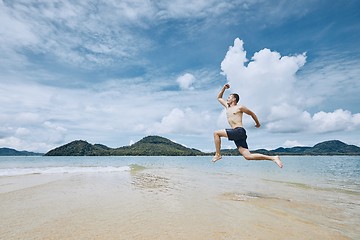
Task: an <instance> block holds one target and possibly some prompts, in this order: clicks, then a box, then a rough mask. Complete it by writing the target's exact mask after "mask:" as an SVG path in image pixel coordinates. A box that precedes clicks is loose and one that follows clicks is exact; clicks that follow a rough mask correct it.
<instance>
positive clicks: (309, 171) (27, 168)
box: [0, 156, 360, 192]
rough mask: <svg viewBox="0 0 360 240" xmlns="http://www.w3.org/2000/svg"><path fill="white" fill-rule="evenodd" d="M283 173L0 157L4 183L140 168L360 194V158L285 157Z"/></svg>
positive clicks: (202, 161) (261, 165)
mask: <svg viewBox="0 0 360 240" xmlns="http://www.w3.org/2000/svg"><path fill="white" fill-rule="evenodd" d="M281 159H282V161H283V163H284V168H283V169H280V168H278V167H277V166H276V165H275V164H274V163H272V162H270V161H246V160H244V159H243V158H242V157H234V156H231V157H230V156H224V157H223V159H222V160H220V161H218V162H216V163H212V162H211V156H206V157H204V156H181V157H178V156H157V157H156V156H151V157H150V156H116V157H103V156H100V157H99V156H81V157H69V156H65V157H48V156H31V157H28V156H25V157H24V156H14V157H9V156H6V157H0V177H5V176H20V175H30V174H44V175H49V174H69V173H79V174H81V173H93V174H96V173H110V172H111V173H116V172H117V173H119V174H126V173H128V172H131V171H132V170H136V169H137V168H146V169H168V170H170V169H186V170H188V171H190V172H194V173H196V172H206V173H209V174H212V173H213V174H216V173H226V174H236V175H239V176H241V177H246V178H249V179H257V178H258V179H266V180H269V181H278V182H291V183H299V184H306V185H308V186H309V187H319V188H321V187H323V188H329V187H330V188H339V189H342V190H351V191H356V192H360V156H283V157H282V158H281Z"/></svg>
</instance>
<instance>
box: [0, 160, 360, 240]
mask: <svg viewBox="0 0 360 240" xmlns="http://www.w3.org/2000/svg"><path fill="white" fill-rule="evenodd" d="M282 160H283V162H284V168H283V169H279V168H278V167H277V165H276V164H274V163H272V162H268V161H246V160H244V159H243V158H241V157H224V158H223V159H222V160H220V161H218V162H217V163H215V164H213V163H211V157H210V156H209V157H0V212H1V214H2V216H1V217H2V219H4V221H3V222H4V223H3V224H2V225H1V226H0V238H1V239H21V238H26V239H64V238H67V239H88V238H93V239H130V238H131V239H149V238H150V239H289V238H291V239H311V238H314V239H357V238H359V237H360V230H359V229H360V224H359V223H360V216H359V213H360V157H359V156H344V157H339V156H336V157H335V156H331V157H329V156H326V157H325V156H324V157H313V156H303V157H283V158H282ZM60 229H63V230H60Z"/></svg>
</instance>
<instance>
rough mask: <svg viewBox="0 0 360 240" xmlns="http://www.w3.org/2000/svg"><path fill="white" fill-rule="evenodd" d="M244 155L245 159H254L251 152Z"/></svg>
mask: <svg viewBox="0 0 360 240" xmlns="http://www.w3.org/2000/svg"><path fill="white" fill-rule="evenodd" d="M243 157H244V159H245V160H252V157H251V155H249V154H246V155H243Z"/></svg>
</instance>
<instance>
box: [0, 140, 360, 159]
mask: <svg viewBox="0 0 360 240" xmlns="http://www.w3.org/2000/svg"><path fill="white" fill-rule="evenodd" d="M221 152H222V154H223V155H225V156H238V155H240V154H239V151H238V150H237V149H229V150H225V149H223V150H221ZM251 152H256V153H263V154H268V155H282V156H284V155H314V156H315V155H360V147H358V146H355V145H348V144H346V143H343V142H341V141H339V140H331V141H325V142H321V143H318V144H316V145H314V146H313V147H302V146H301V147H292V148H283V147H280V148H277V149H274V150H266V149H258V150H254V151H251ZM213 154H214V153H205V152H202V151H200V150H198V149H195V148H188V147H185V146H183V145H181V144H178V143H175V142H173V141H171V140H169V139H167V138H164V137H160V136H147V137H144V138H143V139H141V140H140V141H138V142H136V143H134V144H132V145H130V146H123V147H119V148H110V147H107V146H105V145H102V144H91V143H88V142H87V141H84V140H76V141H72V142H70V143H68V144H65V145H62V146H60V147H57V148H54V149H52V150H50V151H48V152H47V153H45V154H43V153H34V152H27V151H17V150H15V149H11V148H0V156H39V155H44V156H207V155H213Z"/></svg>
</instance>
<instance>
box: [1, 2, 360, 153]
mask: <svg viewBox="0 0 360 240" xmlns="http://www.w3.org/2000/svg"><path fill="white" fill-rule="evenodd" d="M359 9H360V1H357V0H347V1H343V0H334V1H329V0H328V1H326V0H294V1H286V0H274V1H266V0H229V1H226V0H220V1H219V0H216V1H215V0H196V1H190V0H174V1H164V0H157V1H154V0H118V1H116V0H107V1H99V0H98V1H95V0H89V1H73V0H53V1H45V0H15V1H10V0H2V1H0V22H1V26H0V106H1V108H0V109H1V110H0V147H10V148H15V149H17V150H28V151H35V152H47V151H49V150H50V149H53V148H55V147H58V146H60V145H63V144H66V143H69V142H71V141H74V140H79V139H81V140H86V141H88V142H90V143H93V144H94V143H101V144H105V145H107V146H109V147H114V148H115V147H121V146H127V145H131V144H133V143H135V142H137V141H139V140H140V139H142V138H143V137H145V136H148V135H159V136H163V137H166V138H169V139H170V140H172V141H174V142H177V143H180V144H182V145H185V146H187V147H191V148H196V149H199V150H202V151H206V152H211V151H214V143H213V132H214V131H215V130H218V129H225V128H229V125H228V123H227V121H226V115H225V109H224V108H223V107H222V106H221V104H220V103H219V102H218V101H217V94H218V92H219V91H220V89H221V88H222V86H223V85H224V84H226V83H229V84H230V86H231V87H230V89H228V90H227V91H226V92H225V94H224V98H227V96H228V95H229V94H230V93H233V92H234V93H238V94H239V95H240V102H239V104H241V105H245V106H246V107H248V108H249V109H251V110H252V111H253V112H255V113H256V115H257V116H258V118H259V120H260V123H261V128H259V129H258V128H255V123H254V122H253V120H252V118H251V117H250V116H247V115H244V127H245V128H246V130H247V135H248V144H249V148H250V150H255V149H260V148H265V149H275V148H277V147H281V146H282V147H293V146H313V145H315V144H317V143H319V142H322V141H326V140H333V139H337V140H341V141H343V142H346V143H348V144H354V145H357V146H360V138H359V136H360V104H359V103H360V94H359V93H360V11H359ZM222 148H224V149H227V148H235V145H234V143H233V142H230V141H228V140H226V139H223V140H222Z"/></svg>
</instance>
